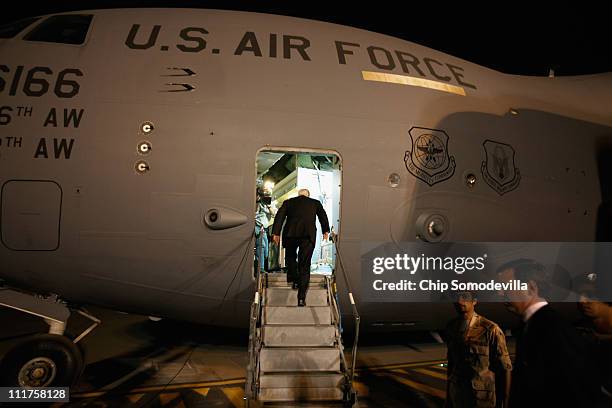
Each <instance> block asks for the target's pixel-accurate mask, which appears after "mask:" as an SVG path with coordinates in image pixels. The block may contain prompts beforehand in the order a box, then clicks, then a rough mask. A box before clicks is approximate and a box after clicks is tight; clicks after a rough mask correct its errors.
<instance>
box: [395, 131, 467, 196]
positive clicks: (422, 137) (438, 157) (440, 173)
mask: <svg viewBox="0 0 612 408" xmlns="http://www.w3.org/2000/svg"><path fill="white" fill-rule="evenodd" d="M408 133H409V134H410V141H411V142H412V151H410V150H408V151H406V154H405V155H404V163H405V164H406V169H407V170H408V172H410V174H412V175H413V176H415V177H416V178H418V179H420V180H423V181H424V182H425V183H427V184H428V185H429V186H433V185H434V184H436V183H439V182H441V181H444V180H447V179H449V178H451V177H452V176H453V174H455V158H454V157H453V156H450V157H449V155H448V135H447V134H446V133H445V132H444V131H443V130H436V129H427V128H421V127H413V128H412V129H410V131H409V132H408Z"/></svg>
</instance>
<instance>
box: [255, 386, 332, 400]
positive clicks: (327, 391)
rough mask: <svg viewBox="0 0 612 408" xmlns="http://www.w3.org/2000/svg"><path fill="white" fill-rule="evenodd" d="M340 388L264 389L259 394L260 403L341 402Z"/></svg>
mask: <svg viewBox="0 0 612 408" xmlns="http://www.w3.org/2000/svg"><path fill="white" fill-rule="evenodd" d="M342 397H343V392H342V390H341V389H340V388H264V389H262V390H261V391H260V392H259V400H260V401H264V402H267V401H270V402H272V401H329V400H334V401H338V400H341V399H342Z"/></svg>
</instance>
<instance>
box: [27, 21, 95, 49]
mask: <svg viewBox="0 0 612 408" xmlns="http://www.w3.org/2000/svg"><path fill="white" fill-rule="evenodd" d="M92 17H93V16H92V15H91V14H66V15H62V16H53V17H49V18H48V19H46V20H45V21H43V22H42V23H40V24H39V25H38V26H37V27H36V28H34V29H33V30H32V31H30V32H29V33H28V35H26V36H25V37H24V40H27V41H44V42H54V43H62V44H83V43H84V42H85V37H86V36H87V31H88V30H89V25H90V24H91V19H92Z"/></svg>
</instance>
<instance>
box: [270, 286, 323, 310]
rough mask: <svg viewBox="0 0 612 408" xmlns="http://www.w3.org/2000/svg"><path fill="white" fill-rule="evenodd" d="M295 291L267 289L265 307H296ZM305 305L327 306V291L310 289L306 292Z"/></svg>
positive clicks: (289, 289)
mask: <svg viewBox="0 0 612 408" xmlns="http://www.w3.org/2000/svg"><path fill="white" fill-rule="evenodd" d="M297 292H298V291H297V290H293V289H291V288H288V287H287V288H268V289H266V306H296V305H297ZM306 304H307V305H308V306H327V304H328V303H327V290H326V289H319V288H310V289H309V290H308V292H306Z"/></svg>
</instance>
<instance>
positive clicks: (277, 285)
mask: <svg viewBox="0 0 612 408" xmlns="http://www.w3.org/2000/svg"><path fill="white" fill-rule="evenodd" d="M268 287H269V288H290V287H291V283H287V282H286V281H276V282H274V281H273V282H268ZM308 287H309V288H310V289H317V288H324V287H325V285H324V282H310V285H309V286H308Z"/></svg>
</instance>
